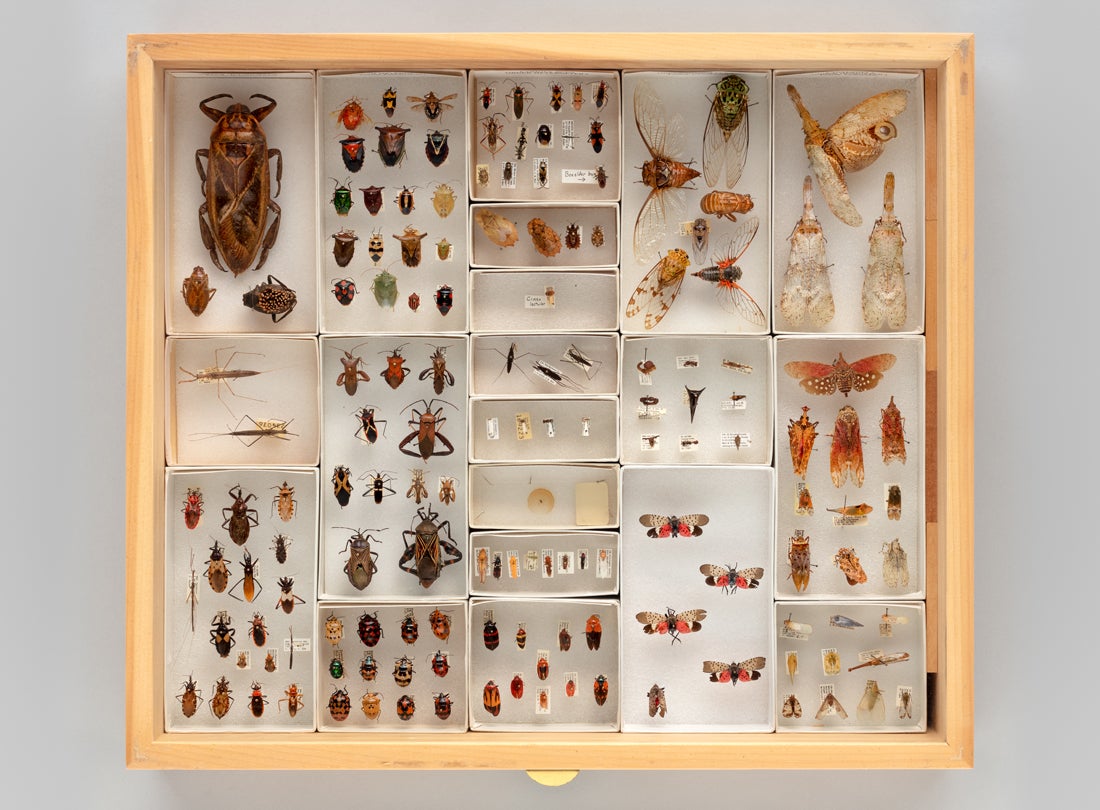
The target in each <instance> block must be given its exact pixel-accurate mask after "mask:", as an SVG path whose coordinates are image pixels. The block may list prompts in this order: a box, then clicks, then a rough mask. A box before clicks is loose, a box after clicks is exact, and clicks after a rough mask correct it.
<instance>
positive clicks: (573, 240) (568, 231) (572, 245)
mask: <svg viewBox="0 0 1100 810" xmlns="http://www.w3.org/2000/svg"><path fill="white" fill-rule="evenodd" d="M565 246H566V247H567V248H569V249H570V250H576V249H577V248H579V247H580V246H581V228H580V225H578V224H577V223H575V222H573V223H570V224H569V225H566V226H565Z"/></svg>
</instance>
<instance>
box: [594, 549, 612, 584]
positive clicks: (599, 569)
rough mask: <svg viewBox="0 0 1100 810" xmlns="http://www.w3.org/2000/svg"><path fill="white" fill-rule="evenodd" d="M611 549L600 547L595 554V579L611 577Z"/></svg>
mask: <svg viewBox="0 0 1100 810" xmlns="http://www.w3.org/2000/svg"><path fill="white" fill-rule="evenodd" d="M612 554H613V549H610V548H601V549H600V550H599V552H597V554H596V579H611V572H612V568H611V565H612V561H611V557H612Z"/></svg>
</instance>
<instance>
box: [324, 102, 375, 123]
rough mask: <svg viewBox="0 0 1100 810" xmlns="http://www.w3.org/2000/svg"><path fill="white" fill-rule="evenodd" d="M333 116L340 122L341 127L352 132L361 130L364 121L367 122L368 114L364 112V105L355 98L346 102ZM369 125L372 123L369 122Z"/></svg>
mask: <svg viewBox="0 0 1100 810" xmlns="http://www.w3.org/2000/svg"><path fill="white" fill-rule="evenodd" d="M333 115H335V116H336V120H337V121H339V122H340V126H342V127H344V129H350V130H356V129H359V126H360V125H361V124H362V123H363V121H366V120H367V114H366V113H365V112H363V103H362V102H361V101H360V100H359V99H358V98H355V97H354V96H353V97H352V98H349V99H348V100H347V101H345V102H344V104H343V106H341V107H340V109H339V110H336V111H335V112H334V113H333ZM367 123H370V122H369V121H367Z"/></svg>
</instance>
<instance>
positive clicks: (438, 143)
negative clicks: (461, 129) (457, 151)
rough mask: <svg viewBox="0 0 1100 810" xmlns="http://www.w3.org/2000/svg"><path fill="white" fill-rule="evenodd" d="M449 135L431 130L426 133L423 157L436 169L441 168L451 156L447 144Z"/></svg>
mask: <svg viewBox="0 0 1100 810" xmlns="http://www.w3.org/2000/svg"><path fill="white" fill-rule="evenodd" d="M449 135H450V132H446V131H443V130H438V129H433V130H431V131H429V132H428V137H427V140H425V141H424V155H425V156H426V157H427V158H428V162H429V163H430V164H432V165H433V166H435V167H436V168H439V167H440V166H442V165H443V164H444V163H445V162H446V161H447V157H448V156H449V155H450V154H451V147H450V145H449V144H448V143H447V138H448V136H449Z"/></svg>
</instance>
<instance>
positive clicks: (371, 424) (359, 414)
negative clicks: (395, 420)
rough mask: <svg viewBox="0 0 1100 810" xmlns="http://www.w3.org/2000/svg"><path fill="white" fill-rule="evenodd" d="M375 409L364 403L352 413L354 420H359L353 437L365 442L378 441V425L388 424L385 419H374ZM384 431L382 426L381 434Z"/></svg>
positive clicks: (383, 433) (372, 442)
mask: <svg viewBox="0 0 1100 810" xmlns="http://www.w3.org/2000/svg"><path fill="white" fill-rule="evenodd" d="M375 410H376V409H375V408H374V407H373V406H371V405H364V406H363V407H362V408H360V409H359V410H357V411H356V412H355V414H354V416H355V419H356V421H357V422H359V427H358V428H356V430H355V437H356V438H357V439H362V440H363V441H364V442H366V443H367V444H374V443H375V442H377V441H378V435H379V434H378V425H380V424H381V425H387V424H389V422H388V421H387V420H385V419H376V418H375V416H374V412H375ZM385 433H386V431H385V428H383V429H382V435H383V436H384V435H385Z"/></svg>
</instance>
